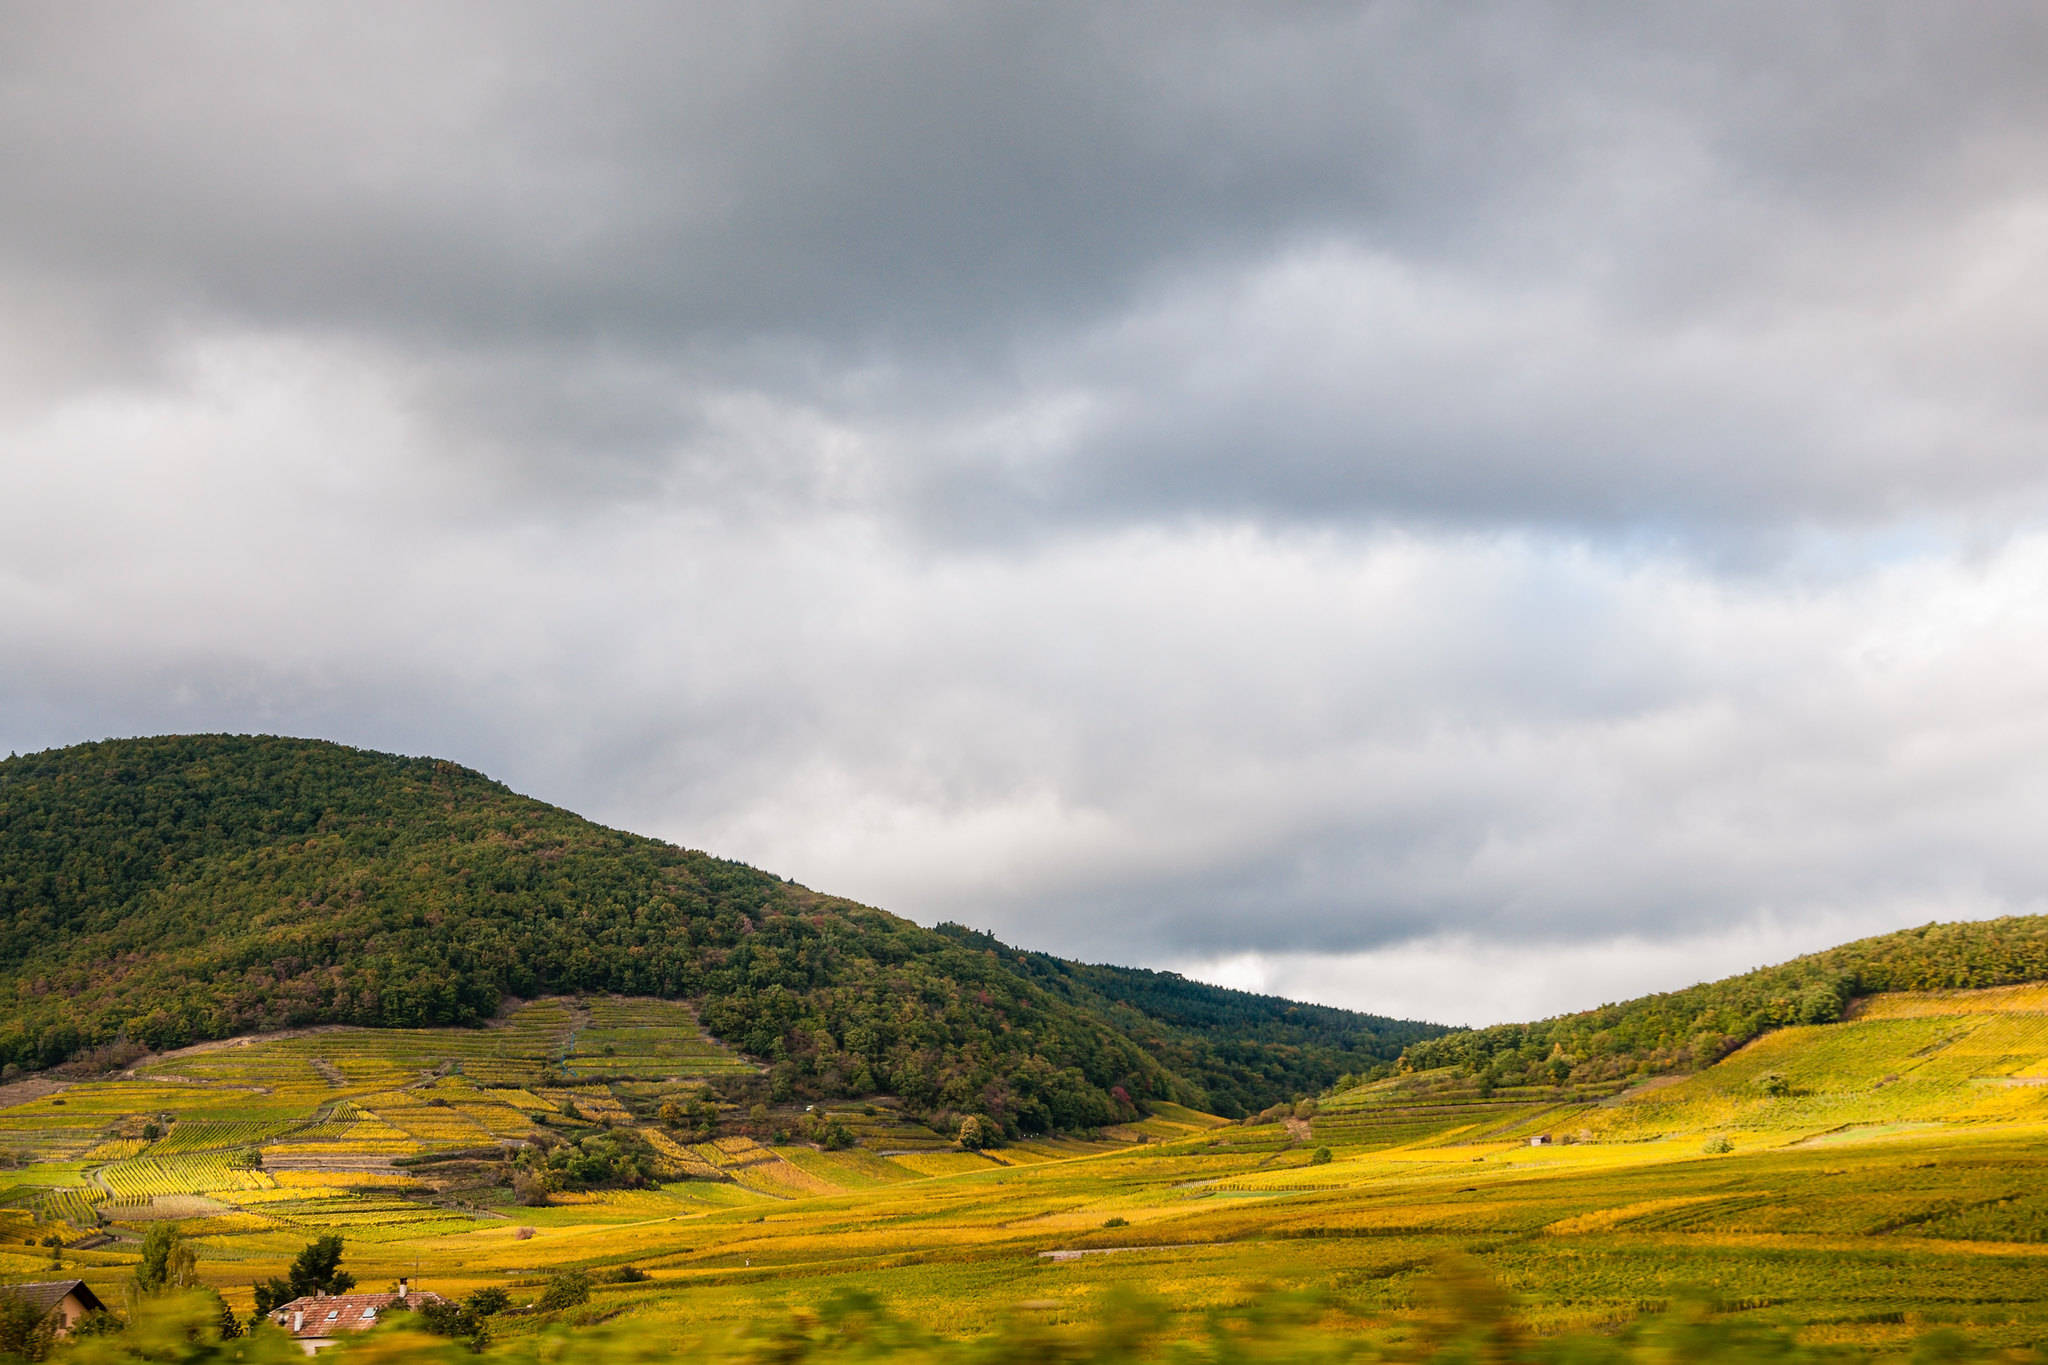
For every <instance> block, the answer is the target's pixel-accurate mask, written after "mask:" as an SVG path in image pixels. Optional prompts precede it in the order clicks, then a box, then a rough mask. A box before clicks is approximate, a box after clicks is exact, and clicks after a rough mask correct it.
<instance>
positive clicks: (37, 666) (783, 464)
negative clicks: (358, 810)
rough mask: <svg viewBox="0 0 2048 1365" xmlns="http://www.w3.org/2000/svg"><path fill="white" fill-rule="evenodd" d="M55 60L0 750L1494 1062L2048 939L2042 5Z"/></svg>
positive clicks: (1389, 19) (575, 20)
mask: <svg viewBox="0 0 2048 1365" xmlns="http://www.w3.org/2000/svg"><path fill="white" fill-rule="evenodd" d="M0 28H4V32H5V41H4V42H0V128H4V130H5V134H6V136H5V137H4V138H0V171H4V172H5V174H6V177H7V180H6V183H7V184H8V186H9V191H8V194H7V197H6V202H5V204H4V205H0V437H4V445H0V449H4V452H5V453H4V454H0V654H4V656H5V660H6V663H5V666H4V668H0V745H5V746H9V747H13V748H17V749H23V748H30V747H41V746H44V745H48V744H57V743H65V742H70V741H73V740H77V739H83V738H93V737H98V736H100V735H105V734H119V733H135V732H142V731H153V730H163V729H195V728H227V729H262V730H277V731H286V732H295V733H316V734H322V735H329V736H332V737H335V738H340V739H345V740H349V741H352V742H358V743H366V744H374V745H378V746H380V747H394V748H401V749H406V750H408V751H418V752H435V753H442V754H448V755H450V756H453V757H456V758H459V759H462V760H464V761H466V762H470V763H472V764H474V765H475V766H478V767H481V768H484V769H486V770H489V771H491V772H493V773H495V774H498V775H501V776H503V777H505V778H507V779H508V780H510V781H512V782H513V783H514V785H516V786H519V787H521V788H522V789H524V790H527V791H531V792H533V793H534V794H536V795H540V796H543V797H545V798H548V799H551V800H555V801H558V802H561V803H563V804H566V805H570V806H573V807H575V808H577V809H580V810H583V811H585V812H587V813H590V814H593V815H595V816H598V817H599V818H604V819H607V820H610V821H612V822H614V823H618V824H622V825H626V826H628V827H631V828H635V829H640V830H644V831H646V832H650V833H657V834H661V835H665V836H667V837H671V838H675V839H678V840H680V841H682V842H686V843H690V844H693V845H697V846H702V847H709V848H712V849H715V850H717V851H720V852H723V853H727V854H730V855H733V856H739V857H744V858H747V859H749V860H751V861H755V862H758V863H760V864H762V865H764V866H767V867H771V868H773V869H775V870H777V871H782V872H786V873H789V874H791V875H794V876H796V877H798V878H799V879H801V880H804V881H807V882H810V883H812V884H814V885H817V886H820V887H823V888H826V889H830V890H834V891H839V892H842V893H845V894H850V895H855V896H859V897H862V898H865V899H869V900H873V901H875V902H877V903H881V904H884V905H888V906H890V907H891V908H894V909H898V910H901V911H904V912H906V913H910V914H913V915H915V916H917V917H919V918H923V919H927V920H931V919H936V918H940V917H951V918H958V919H963V920H966V921H969V922H972V923H976V924H981V925H985V926H987V927H990V928H993V929H995V930H997V931H998V932H1001V933H1004V934H1007V935H1010V936H1011V937H1014V938H1016V939H1018V940H1020V941H1023V942H1026V943H1030V944H1033V945H1034V946H1044V947H1048V948H1053V949H1059V950H1065V951H1071V952H1076V953H1081V954H1084V955H1087V956H1091V957H1096V958H1103V959H1113V960H1126V961H1140V962H1150V963H1162V964H1165V963H1171V964H1176V965H1182V966H1186V967H1188V968H1189V969H1191V970H1197V971H1201V972H1203V973H1205V974H1208V975H1212V976H1221V977H1224V978H1226V979H1231V980H1238V981H1243V982H1245V983H1248V984H1260V985H1267V986H1273V987H1276V988H1281V989H1295V990H1301V991H1305V992H1308V993H1312V994H1315V995H1317V996H1318V997H1320V998H1327V999H1338V1000H1341V1001H1342V1002H1343V1003H1354V1004H1361V1005H1365V1006H1368V1007H1371V1006H1374V1005H1375V1004H1376V1003H1380V1002H1384V1001H1388V1000H1393V1001H1396V1002H1398V1003H1399V1004H1400V1005H1401V1007H1402V1008H1405V1009H1411V1010H1415V1011H1420V1012H1431V1013H1435V1014H1438V1015H1440V1016H1443V1017H1457V1018H1480V1017H1487V1016H1488V1014H1489V1011H1494V1012H1499V1011H1507V1012H1513V1011H1514V1010H1522V1009H1548V1008H1563V1007H1566V1006H1569V1005H1572V1004H1576V1003H1583V1002H1584V1001H1583V999H1582V996H1583V995H1584V993H1585V992H1588V991H1593V992H1599V991H1608V993H1615V992H1613V991H1610V990H1609V985H1610V983H1612V982H1617V981H1625V980H1626V979H1627V978H1628V977H1629V974H1630V973H1631V972H1633V973H1636V974H1637V975H1638V976H1640V977H1642V979H1643V980H1644V981H1645V984H1646V985H1664V984H1674V982H1673V981H1672V980H1671V979H1670V978H1671V977H1672V975H1673V974H1674V973H1685V972H1690V971H1696V970H1712V969H1720V968H1727V969H1734V968H1738V967H1741V966H1746V965H1750V963H1751V961H1753V960H1755V959H1756V956H1757V955H1759V954H1768V953H1772V952H1778V951H1797V950H1798V949H1801V948H1805V947H1813V946H1818V945H1819V944H1820V943H1822V942H1826V941H1828V938H1830V937H1841V936H1845V935H1847V934H1851V933H1855V932H1860V931H1863V930H1868V929H1877V928H1885V927H1890V926H1892V925H1894V924H1899V923H1907V922H1914V921H1915V920H1924V919H1926V918H1930V917H1933V916H1935V915H1937V914H1939V915H1978V914H1993V913H2000V912H2003V911H2008V910H2019V909H2033V908H2038V907H2039V906H2040V904H2041V901H2042V899H2043V896H2044V893H2048V868H2044V867H2042V866H2041V864H2040V862H2039V860H2038V858H2037V857H2036V855H2035V854H2034V853H2033V851H2032V844H2033V842H2035V840H2034V839H2033V838H2032V837H2031V835H2032V831H2031V830H2030V829H2029V827H2028V815H2029V812H2031V811H2038V810H2040V809H2041V808H2042V804H2043V803H2042V797H2043V796H2044V793H2043V791H2042V790H2041V781H2042V779H2040V778H2039V777H2038V776H2037V774H2039V773H2040V772H2042V771H2048V767H2044V765H2043V763H2042V761H2041V760H2042V759H2043V758H2044V757H2048V720H2044V716H2048V711H2044V709H2043V703H2044V700H2048V664H2044V663H2042V662H2041V660H2042V659H2044V658H2048V652H2044V651H2043V650H2042V648H2041V645H2042V644H2043V625H2044V621H2043V619H2042V618H2043V612H2044V607H2043V605H2042V604H2043V603H2044V602H2048V594H2044V592H2043V588H2044V586H2048V584H2044V581H2043V580H2044V571H2048V529H2044V527H2043V524H2042V519H2041V512H2042V498H2043V494H2044V491H2048V466H2044V464H2043V462H2042V460H2041V458H2040V454H2039V452H2040V450H2041V449H2042V448H2043V438H2044V436H2048V429H2044V411H2043V405H2042V400H2041V398H2040V392H2039V385H2038V383H2037V382H2036V379H2035V376H2036V375H2037V374H2038V373H2039V371H2040V367H2041V362H2042V361H2043V359H2044V358H2048V324H2044V323H2043V322H2042V320H2041V315H2040V310H2038V309H2037V308H2034V307H2032V306H2030V304H2031V300H2033V299H2037V298H2039V297H2041V296H2042V295H2043V293H2044V291H2048V260H2044V253H2043V251H2042V248H2041V243H2042V242H2043V241H2044V240H2048V155H2044V153H2048V146H2044V142H2048V109H2044V108H2043V107H2042V105H2043V102H2044V100H2048V95H2044V94H2043V92H2042V87H2041V85H2040V82H2039V80H2038V78H2037V75H2038V71H2039V70H2040V67H2041V61H2042V59H2043V58H2044V57H2048V31H2044V29H2048V23H2044V21H2043V19H2042V18H2041V15H2040V12H2039V11H2038V10H2037V9H2034V8H2032V7H2026V6H1997V5H1986V6H1979V7H1973V8H1972V9H1970V10H1968V11H1966V12H1954V11H1949V12H1945V11H1941V10H1938V9H1934V8H1930V7H1926V6H1915V5H1896V6H1841V7H1825V6H1816V7H1806V8H1800V9H1794V10H1788V9H1785V8H1784V7H1770V6H1756V7H1721V8H1717V9H1714V10H1711V11H1702V10H1698V9H1695V8H1691V7H1632V8H1630V9H1629V10H1626V11H1621V12H1616V11H1599V10H1594V9H1590V8H1585V7H1578V6H1568V5H1557V6H1538V5H1529V6H1505V7H1500V8H1496V9H1493V10H1488V11H1476V10H1474V11H1457V12H1452V11H1445V10H1443V9H1442V8H1441V7H1434V6H1421V5H1371V6H1337V5H1331V6H1302V7H1297V8H1292V9H1287V10H1281V11H1258V12H1254V11H1249V10H1245V9H1243V8H1241V7H1235V6H1218V7H1199V6H1186V5H1176V6H1172V7H1162V8H1156V9H1153V8H1145V7H1123V8H1116V9H1104V8H1103V7H1099V6H1032V7H1021V6H1020V7H1009V8H1003V7H960V6H936V5H934V6H925V5H893V6H873V7H866V8H860V9H855V8H850V7H840V8H833V9H820V8H817V7H804V6H781V5H754V6H748V7H745V8H740V9H735V8H732V7H711V6H704V7H688V6H668V5H662V6H633V5H615V6H607V7H604V8H601V9H591V8H588V7H568V6H562V7H543V6H506V5H494V6H480V5H479V6H472V5H405V6H385V7H379V6H351V7H346V8H332V7H312V6H291V5H281V6H267V7H263V8H261V9H257V10H223V9H220V8H217V7H206V6H178V5H164V6H152V7H149V8H146V9H140V10H138V9H135V8H133V7H120V6H95V5H75V6H64V7H49V6H32V5H0ZM1503 945H1506V946H1505V947H1504V946H1503ZM1617 945H1620V946H1617ZM1631 945H1632V946H1631ZM1503 952H1510V953H1513V954H1518V955H1519V956H1517V957H1514V958H1512V959H1509V958H1503V957H1502V956H1500V954H1501V953H1503ZM1511 960H1512V961H1518V962H1520V963H1522V964H1524V965H1523V968H1522V970H1521V971H1520V973H1519V975H1520V977H1523V978H1526V977H1527V976H1528V975H1529V970H1528V967H1527V964H1529V963H1532V962H1534V963H1538V964H1539V967H1538V969H1537V970H1538V973H1539V975H1540V976H1541V978H1542V979H1543V980H1544V981H1545V982H1548V983H1549V984H1548V985H1546V986H1544V987H1543V989H1540V990H1533V991H1532V990H1529V989H1526V988H1524V989H1522V993H1521V994H1519V995H1514V996H1513V997H1512V999H1510V998H1509V997H1508V996H1507V995H1504V994H1501V993H1500V992H1499V991H1498V990H1494V994H1493V995H1491V996H1489V995H1488V991H1489V990H1490V989H1493V988H1490V987H1486V986H1484V985H1483V983H1484V982H1487V981H1493V982H1495V983H1496V986H1498V983H1499V979H1500V977H1501V974H1502V973H1503V972H1506V971H1508V970H1509V967H1508V966H1507V965H1506V964H1507V963H1508V962H1509V961H1511ZM1680 979H1682V977H1681V978H1680ZM1474 982H1480V983H1482V985H1481V986H1480V987H1478V988H1477V996H1475V987H1474V985H1473V983H1474ZM1418 983H1420V984H1418ZM1624 993H1625V992H1624ZM1489 1001H1492V1002H1493V1003H1489Z"/></svg>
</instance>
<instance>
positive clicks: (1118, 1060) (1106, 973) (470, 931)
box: [0, 735, 1442, 1132]
mask: <svg viewBox="0 0 2048 1365" xmlns="http://www.w3.org/2000/svg"><path fill="white" fill-rule="evenodd" d="M598 991H610V992H618V993H622V994H630V995H658V996H665V997H670V998H681V999H688V1000H691V1001H694V1002H696V1003H697V1005H698V1007H699V1010H700V1012H701V1017H702V1020H703V1023H704V1025H705V1027H706V1028H707V1029H708V1030H709V1031H710V1032H712V1033H713V1034H714V1035H716V1036H717V1037H719V1038H721V1039H723V1040H724V1041H725V1042H727V1043H729V1044H731V1045H732V1046H735V1047H737V1048H739V1049H741V1050H743V1051H745V1052H747V1053H749V1054H751V1055H753V1056H754V1057H756V1058H758V1059H760V1060H762V1061H763V1062H765V1063H767V1064H768V1065H769V1068H770V1071H769V1075H770V1084H771V1085H772V1087H773V1088H774V1089H775V1091H776V1092H777V1093H778V1094H780V1095H785V1096H786V1095H816V1096H830V1095H861V1094H867V1093H879V1092H888V1093H894V1094H897V1095H900V1096H902V1097H903V1098H904V1099H905V1101H907V1102H908V1103H909V1104H911V1105H912V1106H914V1107H916V1108H918V1109H920V1110H923V1111H925V1112H943V1111H955V1112H961V1113H966V1112H974V1113H981V1114H985V1115H988V1116H989V1117H991V1118H993V1119H995V1120H997V1121H998V1122H999V1123H1001V1124H1002V1125H1003V1126H1004V1127H1005V1128H1007V1129H1010V1130H1012V1131H1022V1132H1033V1131H1042V1130H1045V1129H1051V1128H1062V1129H1066V1128H1078V1127H1085V1126H1092V1125H1096V1124H1101V1123H1106V1122H1112V1121H1115V1120H1117V1119H1119V1118H1122V1117H1128V1116H1130V1114H1131V1113H1132V1111H1133V1108H1134V1106H1137V1105H1142V1104H1143V1103H1144V1102H1145V1101H1146V1100H1148V1099H1174V1100H1179V1101H1183V1102H1186V1103H1191V1104H1195V1105H1198V1106H1203V1107H1207V1108H1210V1109H1213V1110H1216V1111H1219V1112H1223V1113H1226V1114H1237V1113H1243V1112H1246V1111H1248V1110H1252V1109H1256V1108H1258V1107H1260V1106H1261V1105H1264V1104H1268V1103H1271V1102H1273V1101H1275V1100H1278V1099H1284V1098H1288V1097H1290V1096H1292V1095H1296V1094H1300V1093H1304V1092H1310V1093H1312V1092H1313V1091H1315V1090H1317V1089H1319V1088H1321V1087H1323V1086H1326V1085H1328V1084H1329V1083H1330V1082H1331V1081H1332V1080H1333V1079H1335V1078H1336V1077H1337V1076H1338V1075H1339V1074H1341V1073H1344V1072H1357V1071H1363V1070H1367V1069H1370V1068H1371V1067H1372V1066H1374V1065H1376V1064H1380V1065H1384V1064H1388V1063H1391V1062H1392V1061H1393V1060H1394V1059H1395V1058H1396V1057H1397V1056H1399V1054H1400V1052H1401V1049H1402V1048H1403V1047H1404V1046H1406V1045H1407V1044H1410V1043H1412V1042H1415V1041H1417V1040H1419V1039H1423V1038H1427V1037H1429V1036H1431V1035H1433V1034H1436V1033H1439V1032H1441V1031H1442V1030H1440V1029H1437V1028H1434V1027H1432V1026H1429V1025H1424V1024H1413V1023H1402V1022H1398V1021H1394V1020H1388V1019H1380V1018H1376V1017H1373V1016H1369V1015H1362V1014H1354V1013H1351V1012H1348V1011H1343V1010H1330V1009H1319V1008H1313V1007H1307V1006H1299V1005H1296V1004H1294V1003H1293V1002H1290V1001H1285V1000H1278V999H1274V998H1272V997H1267V996H1257V995H1250V994H1247V993H1244V992H1239V991H1229V990H1223V989H1220V988H1216V987H1210V986H1203V985H1199V984H1196V983H1193V982H1189V981H1186V980H1184V979H1182V978H1179V977H1176V976H1172V975H1169V974H1164V973H1157V972H1135V971H1124V970H1121V969H1116V968H1104V967H1085V966H1081V965H1078V964H1074V963H1068V962H1063V961H1061V960H1060V959H1057V958H1052V957H1048V956H1045V955H1043V954H1037V953H1023V952H1019V951H1017V950H1016V949H1013V948H1010V947H1008V946H1006V945H1004V944H1001V943H999V942H997V941H996V940H994V939H992V938H989V937H987V936H986V935H980V934H976V933H973V932H971V931H967V930H961V929H958V928H952V927H949V928H947V929H946V930H943V931H941V930H932V929H925V928H922V927H920V926H918V925H916V924H913V923H911V922H910V921H908V920H905V919H901V918H899V917H897V916H895V915H891V914H887V913H885V912H883V911H881V910H876V909H873V908H871V907H868V906H863V905H858V904H855V903H853V902H850V901H845V900H840V899H837V898H834V897H831V896H825V895H820V894H817V893H815V892H812V891H809V890H807V889H805V888H803V887H800V886H797V885H795V884H793V883H790V882H787V881H784V880H782V879H781V878H778V877H775V876H772V875H770V874H768V873H766V872H762V871H758V870H756V869H754V868H751V867H747V866H745V865H743V864H739V863H734V862H729V861H725V860H722V859H719V858H714V857H711V856H708V855H706V854H703V853H697V852H691V851H688V850H684V849H680V848H676V847H674V846H672V845H669V844H665V843H662V842H660V841H658V840H654V839H648V838H642V837H640V836H637V835H632V834H626V833H622V832H620V831H617V830H611V829H606V828H604V827H602V826H599V825H595V824H592V823H591V822H589V821H587V820H584V819H582V818H580V817H578V816H576V815H574V814H571V813H570V812H568V811H564V810H560V809H558V808H556V807H552V806H548V805H545V804H543V803H541V802H538V801H534V800H530V799H528V798H525V797H521V796H518V795H516V794H514V793H513V792H512V791H510V790H509V789H507V788H506V787H504V786H502V785H501V784H499V783H496V782H493V781H491V780H489V779H487V778H485V777H483V776H482V775H480V774H478V773H475V772H472V771H470V770H468V769H466V768H463V767H460V766H458V765H456V764H453V763H448V762H442V761H437V760H434V759H426V758H399V757H394V756H391V755H388V754H380V753H374V752H370V751H366V750H360V749H352V748H347V747H345V746H342V745H337V744H330V743H325V742H319V741H308V740H294V739H277V738H252V737H240V736H221V735H209V736H169V737H161V738H153V739H136V740H119V741H107V742H104V743H98V744H84V745H77V746H74V747H71V748H67V749H59V750H52V751H49V752H46V753H40V754H29V755H24V756H20V757H14V758H9V759H7V760H6V761H5V762H0V1063H4V1064H5V1065H6V1066H8V1067H10V1068H17V1069H19V1068H41V1067H49V1066H53V1065H57V1064H59V1063H63V1062H67V1061H72V1060H74V1059H81V1058H84V1059H87V1060H90V1059H91V1058H93V1057H94V1056H95V1055H97V1056H98V1057H100V1058H103V1059H104V1058H107V1057H111V1056H114V1055H117V1054H118V1053H119V1052H120V1051H121V1050H123V1049H132V1048H135V1047H147V1048H151V1049H162V1048H169V1047H176V1046H179V1045H182V1044H186V1043H190V1042H196V1041H200V1040H205V1039H212V1038H223V1037H229V1036H232V1035H235V1034H240V1033H248V1032H256V1031H262V1030H268V1029H278V1028H285V1027H291V1026H296V1025H305V1024H316V1023H352V1024H363V1025H369V1026H373V1027H396V1026H436V1025H468V1024H475V1023H478V1022H480V1021H482V1020H485V1019H488V1018H490V1017H491V1016H492V1015H493V1014H494V1013H495V1012H496V1011H497V1010H498V1008H499V1006H500V1004H501V1002H503V1001H504V1000H506V999H508V998H517V997H532V996H538V995H545V994H552V993H568V992H598Z"/></svg>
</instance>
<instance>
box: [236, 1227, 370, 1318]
mask: <svg viewBox="0 0 2048 1365" xmlns="http://www.w3.org/2000/svg"><path fill="white" fill-rule="evenodd" d="M355 1286H356V1277H355V1276H353V1275H351V1274H349V1273H348V1272H347V1271H346V1270H343V1269H342V1268H341V1234H340V1233H338V1232H330V1233H328V1234H327V1235H326V1236H325V1237H320V1238H316V1239H315V1240H313V1241H311V1242H308V1243H307V1244H306V1249H305V1250H304V1251H301V1252H300V1253H299V1255H298V1259H297V1260H295V1261H293V1262H292V1268H291V1271H290V1275H289V1278H287V1279H282V1280H276V1279H272V1280H265V1281H264V1282H263V1283H261V1284H259V1285H257V1286H256V1316H257V1317H259V1318H261V1317H266V1316H268V1315H269V1313H270V1310H271V1309H273V1308H276V1307H277V1306H278V1305H280V1304H286V1303H290V1302H291V1301H292V1300H293V1299H299V1298H304V1297H305V1296H306V1295H308V1294H346V1293H347V1292H348V1291H349V1290H351V1289H353V1288H355Z"/></svg>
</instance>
